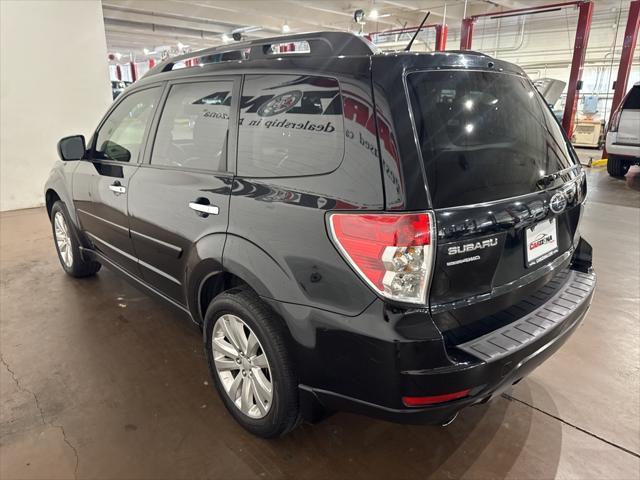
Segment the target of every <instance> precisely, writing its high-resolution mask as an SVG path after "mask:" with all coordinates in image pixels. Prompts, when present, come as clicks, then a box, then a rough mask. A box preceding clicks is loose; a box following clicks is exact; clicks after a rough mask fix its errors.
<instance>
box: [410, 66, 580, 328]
mask: <svg viewBox="0 0 640 480" xmlns="http://www.w3.org/2000/svg"><path fill="white" fill-rule="evenodd" d="M406 82H407V89H408V92H409V97H410V101H411V108H412V112H413V116H414V121H415V133H416V137H417V139H418V142H419V146H420V150H421V154H422V161H423V162H424V168H425V174H426V181H427V185H428V191H429V194H430V196H431V203H432V206H433V208H434V209H435V213H436V219H437V236H438V237H437V242H438V249H437V257H436V265H435V271H434V276H433V282H432V286H431V295H430V302H431V306H432V309H433V310H434V311H436V312H437V311H445V310H447V311H450V312H451V311H454V310H452V309H454V308H458V307H460V306H461V305H471V304H474V303H477V302H480V301H482V300H485V299H488V298H491V297H495V296H497V295H499V294H504V293H507V292H513V291H517V290H518V289H519V287H522V286H525V285H531V284H532V282H534V281H535V280H536V279H542V278H543V277H544V276H545V275H548V274H549V272H550V271H551V270H552V269H555V268H560V267H563V266H566V265H567V264H568V262H569V260H570V256H571V252H572V249H573V247H574V244H575V242H576V241H577V238H578V234H577V228H578V221H579V218H580V214H581V203H582V198H583V195H584V188H585V187H584V178H583V175H582V172H581V168H580V166H579V164H578V163H577V162H576V160H575V155H574V153H573V151H572V150H571V147H570V145H569V144H568V142H567V140H566V138H565V137H564V135H563V134H562V132H561V130H560V127H559V125H558V123H557V121H556V120H555V119H554V118H553V115H552V113H551V112H550V110H549V109H548V107H547V106H546V105H545V103H544V100H543V99H542V97H541V96H540V95H539V93H538V92H537V90H536V89H535V87H534V86H533V85H532V84H531V82H530V81H529V80H528V79H526V78H524V77H522V76H520V75H517V74H511V73H499V72H495V71H483V70H464V71H463V70H446V69H442V70H438V71H433V70H431V71H418V72H414V73H410V74H409V75H408V76H407V78H406ZM547 280H548V278H547ZM538 286H539V285H538ZM524 291H527V289H526V288H525V289H520V293H522V292H524ZM513 301H514V298H507V297H503V303H502V304H501V305H496V304H493V305H492V308H497V309H498V310H499V309H500V308H504V307H505V302H506V303H507V304H508V303H509V302H513ZM487 305H488V304H487ZM490 313H492V312H491V311H488V310H483V309H482V308H479V309H477V310H475V311H473V312H467V314H469V315H470V317H471V318H470V319H472V320H475V319H478V318H482V317H484V316H486V315H488V314H490ZM448 320H451V321H452V322H453V324H456V323H458V322H462V321H463V319H462V317H461V316H459V315H456V314H453V315H451V316H449V317H448ZM440 326H441V327H444V325H440Z"/></svg>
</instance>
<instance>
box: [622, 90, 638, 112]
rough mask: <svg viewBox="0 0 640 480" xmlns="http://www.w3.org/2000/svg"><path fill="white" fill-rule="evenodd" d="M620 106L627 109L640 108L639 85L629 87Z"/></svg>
mask: <svg viewBox="0 0 640 480" xmlns="http://www.w3.org/2000/svg"><path fill="white" fill-rule="evenodd" d="M622 108H624V109H629V110H640V86H637V85H636V86H634V87H632V88H631V90H630V91H629V94H628V95H627V98H626V99H625V101H624V105H623V106H622Z"/></svg>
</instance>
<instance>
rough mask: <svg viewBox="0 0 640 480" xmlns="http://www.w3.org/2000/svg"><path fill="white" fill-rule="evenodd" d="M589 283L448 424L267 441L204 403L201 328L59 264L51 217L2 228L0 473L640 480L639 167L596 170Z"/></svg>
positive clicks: (343, 430)
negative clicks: (584, 296)
mask: <svg viewBox="0 0 640 480" xmlns="http://www.w3.org/2000/svg"><path fill="white" fill-rule="evenodd" d="M588 175H589V185H590V193H589V198H588V202H589V203H588V207H587V210H586V214H585V218H584V221H583V223H582V232H583V235H584V236H585V237H586V238H587V239H588V240H589V241H590V242H591V243H592V244H593V246H594V251H595V266H596V269H597V273H598V275H599V285H598V289H597V291H596V297H595V300H594V303H593V305H592V307H591V310H590V312H589V314H588V316H587V318H586V319H585V321H584V324H583V325H582V327H581V328H580V329H579V330H578V331H577V332H576V333H575V335H574V336H573V337H572V338H571V339H570V340H569V341H568V342H567V344H565V346H564V347H563V348H562V349H561V350H560V351H559V352H558V353H557V354H556V355H555V356H554V357H552V358H551V359H550V360H549V361H548V362H547V363H545V364H544V365H543V366H541V367H540V368H539V369H538V370H536V371H535V372H534V373H533V374H532V375H531V376H530V377H528V378H526V379H525V380H523V381H522V382H521V383H520V384H518V385H517V386H516V387H514V388H513V390H512V391H511V392H510V393H509V394H508V395H505V396H503V397H502V398H499V399H497V400H496V401H494V402H492V403H490V404H488V405H483V406H478V407H473V408H470V409H468V410H466V411H464V412H463V413H462V414H461V415H460V417H459V418H458V420H457V421H456V422H454V423H453V424H452V425H450V426H449V427H447V428H437V427H419V426H402V425H395V424H390V423H385V422H381V421H376V420H371V419H368V418H365V417H360V416H356V415H351V414H343V413H340V414H336V415H335V416H333V417H331V418H329V419H327V420H325V421H324V422H323V423H320V424H318V425H315V426H309V425H303V426H302V427H301V428H299V429H298V430H296V431H294V432H293V433H292V434H291V435H289V436H287V437H285V438H283V439H278V440H273V441H266V440H260V439H257V438H254V437H252V436H251V435H249V434H247V433H245V432H244V431H243V430H242V429H241V428H240V427H238V426H237V425H236V424H235V423H234V421H233V420H232V419H231V417H230V416H229V415H228V414H227V412H226V411H225V409H224V407H223V405H222V403H221V402H220V400H218V397H217V396H216V393H215V392H214V391H213V389H212V387H211V385H210V381H209V375H208V372H207V369H206V365H205V358H204V356H203V352H202V345H201V337H200V333H199V331H198V330H197V328H195V327H194V326H193V325H192V324H190V322H189V321H187V320H185V319H184V318H183V317H181V316H180V315H179V314H177V313H176V312H174V311H173V310H172V309H170V308H168V307H167V306H166V305H164V304H163V303H161V302H160V301H157V300H154V299H150V298H148V297H146V296H145V295H144V294H142V293H141V292H139V291H138V290H136V289H135V288H134V287H132V286H131V285H130V284H129V283H127V282H125V281H123V280H120V279H119V278H118V277H117V276H116V275H115V274H113V273H111V272H110V271H108V270H105V269H103V270H102V271H101V272H100V273H99V274H98V276H97V277H95V278H93V279H86V280H75V279H72V278H70V277H68V276H66V275H65V274H64V273H63V272H62V270H61V268H60V267H59V265H58V259H57V257H56V254H55V251H54V246H53V242H52V239H51V231H50V228H49V224H48V221H47V218H46V214H45V212H44V210H43V209H34V210H24V211H19V212H10V213H5V214H3V215H1V216H0V246H1V250H0V252H1V258H0V271H1V282H2V283H1V285H2V288H1V297H0V307H1V310H0V333H1V337H0V338H1V353H2V365H1V366H0V391H1V402H0V408H1V409H0V477H1V478H3V479H9V478H47V479H52V478H72V477H76V478H109V479H115V478H140V479H142V478H204V477H209V478H220V479H235V478H242V479H244V478H247V479H249V478H260V479H262V478H295V479H311V478H389V479H391V478H394V479H395V478H410V477H411V478H425V477H428V476H430V475H433V476H434V477H438V478H442V477H446V478H457V477H462V476H464V477H465V478H498V477H509V478H518V479H522V478H553V477H557V478H594V479H596V478H597V479H604V478H611V479H627V478H628V479H634V478H635V479H637V478H639V477H640V456H639V452H640V424H639V423H640V292H639V290H640V169H638V168H636V167H634V168H633V169H632V170H631V172H630V173H629V174H628V175H627V178H626V180H616V179H612V178H610V177H609V176H608V175H607V174H606V171H604V170H603V169H601V168H600V169H592V170H589V171H588Z"/></svg>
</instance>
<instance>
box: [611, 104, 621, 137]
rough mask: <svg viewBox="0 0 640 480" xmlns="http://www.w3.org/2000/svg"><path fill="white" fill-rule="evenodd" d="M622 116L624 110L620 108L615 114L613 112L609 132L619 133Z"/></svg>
mask: <svg viewBox="0 0 640 480" xmlns="http://www.w3.org/2000/svg"><path fill="white" fill-rule="evenodd" d="M621 105H622V104H621ZM621 115H622V108H621V107H618V109H617V110H616V111H615V112H613V115H612V116H611V121H610V122H609V131H610V132H617V131H618V127H619V126H620V116H621Z"/></svg>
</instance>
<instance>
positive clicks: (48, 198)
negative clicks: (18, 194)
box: [44, 188, 61, 218]
mask: <svg viewBox="0 0 640 480" xmlns="http://www.w3.org/2000/svg"><path fill="white" fill-rule="evenodd" d="M44 201H45V206H46V207H47V215H48V216H49V218H51V209H52V208H53V205H54V203H56V202H57V201H61V198H60V195H58V192H56V191H55V189H53V188H47V191H46V192H45V194H44Z"/></svg>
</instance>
